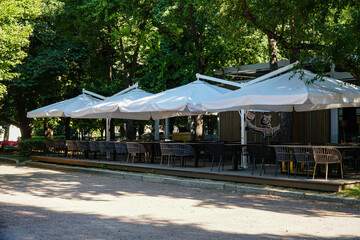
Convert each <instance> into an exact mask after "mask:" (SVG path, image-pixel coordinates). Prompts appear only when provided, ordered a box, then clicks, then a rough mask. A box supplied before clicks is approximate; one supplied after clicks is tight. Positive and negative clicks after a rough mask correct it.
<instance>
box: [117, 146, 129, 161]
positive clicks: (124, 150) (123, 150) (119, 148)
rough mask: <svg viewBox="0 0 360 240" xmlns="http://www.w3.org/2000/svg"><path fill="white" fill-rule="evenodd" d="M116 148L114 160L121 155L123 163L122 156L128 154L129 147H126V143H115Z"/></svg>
mask: <svg viewBox="0 0 360 240" xmlns="http://www.w3.org/2000/svg"><path fill="white" fill-rule="evenodd" d="M114 147H115V154H114V160H116V156H117V155H120V161H121V155H125V154H127V152H128V150H127V147H126V143H124V142H114Z"/></svg>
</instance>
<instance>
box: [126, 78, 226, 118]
mask: <svg viewBox="0 0 360 240" xmlns="http://www.w3.org/2000/svg"><path fill="white" fill-rule="evenodd" d="M228 92H231V90H228V89H225V88H222V87H217V86H214V85H211V84H209V83H206V82H203V81H200V80H197V81H194V82H191V83H189V84H186V85H183V86H180V87H177V88H173V89H169V90H166V91H164V92H161V93H157V94H154V95H152V96H149V97H145V98H141V99H139V100H136V101H134V102H130V103H129V104H127V105H124V106H121V107H120V111H122V112H126V113H140V114H144V116H148V119H149V118H150V117H151V118H153V119H154V120H158V119H163V118H169V117H176V116H189V115H198V114H204V113H205V111H203V110H202V108H201V104H200V103H201V102H204V101H209V100H212V99H216V98H218V97H221V96H222V95H223V94H225V93H228Z"/></svg>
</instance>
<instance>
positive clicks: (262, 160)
mask: <svg viewBox="0 0 360 240" xmlns="http://www.w3.org/2000/svg"><path fill="white" fill-rule="evenodd" d="M263 169H264V174H265V173H266V170H265V159H264V158H262V159H261V168H260V176H261V174H262V170H263Z"/></svg>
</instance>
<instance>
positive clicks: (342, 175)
mask: <svg viewBox="0 0 360 240" xmlns="http://www.w3.org/2000/svg"><path fill="white" fill-rule="evenodd" d="M340 171H341V178H344V170H343V166H342V163H340Z"/></svg>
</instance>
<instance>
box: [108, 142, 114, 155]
mask: <svg viewBox="0 0 360 240" xmlns="http://www.w3.org/2000/svg"><path fill="white" fill-rule="evenodd" d="M107 149H108V150H109V151H110V152H113V153H114V152H115V142H112V141H107Z"/></svg>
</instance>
